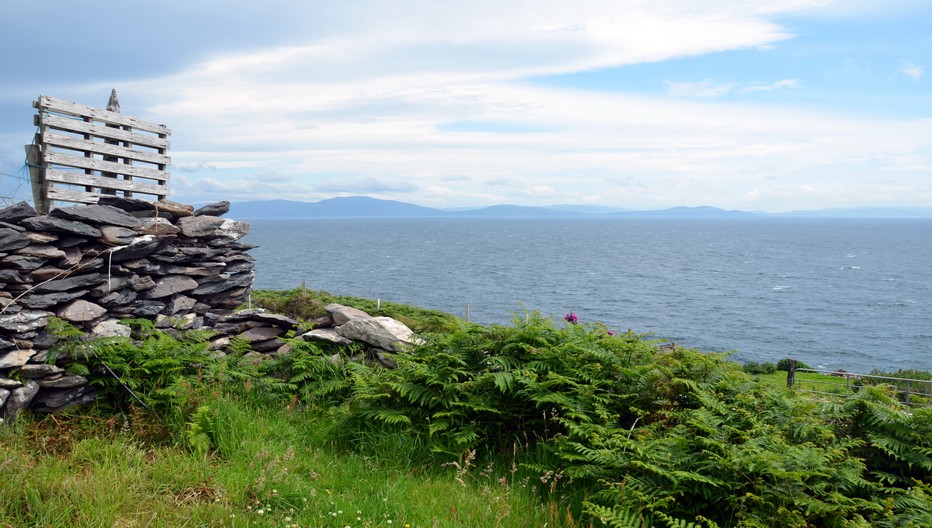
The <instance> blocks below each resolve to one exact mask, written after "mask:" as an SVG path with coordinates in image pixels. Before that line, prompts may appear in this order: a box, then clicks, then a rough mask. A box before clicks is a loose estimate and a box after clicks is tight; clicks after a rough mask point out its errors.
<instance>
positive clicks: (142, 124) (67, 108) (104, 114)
mask: <svg viewBox="0 0 932 528" xmlns="http://www.w3.org/2000/svg"><path fill="white" fill-rule="evenodd" d="M34 106H35V107H36V108H37V109H39V110H42V109H46V110H49V111H50V112H55V113H60V114H68V115H73V116H78V117H90V118H92V119H94V120H95V121H102V122H104V123H108V124H111V125H122V126H128V127H131V128H134V129H137V130H144V131H146V132H152V133H153V134H164V135H166V136H167V135H170V134H171V130H170V129H169V128H168V127H166V126H165V125H159V124H156V123H151V122H149V121H144V120H142V119H139V118H136V117H132V116H128V115H124V114H120V113H117V112H110V111H107V110H101V109H100V108H94V107H92V106H86V105H82V104H78V103H73V102H71V101H66V100H64V99H59V98H57V97H50V96H47V95H41V96H39V100H38V101H37V102H36V103H35V104H34Z"/></svg>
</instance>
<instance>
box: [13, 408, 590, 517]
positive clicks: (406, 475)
mask: <svg viewBox="0 0 932 528" xmlns="http://www.w3.org/2000/svg"><path fill="white" fill-rule="evenodd" d="M209 409H210V411H209V415H210V417H211V419H212V420H211V421H212V424H213V430H211V431H210V435H209V436H210V439H211V449H210V450H209V451H208V452H207V453H201V452H198V451H197V450H195V449H191V448H190V446H188V445H186V443H185V442H184V441H183V439H182V438H183V434H181V433H183V431H172V430H170V427H169V426H166V425H165V424H163V423H161V422H160V421H159V419H156V418H154V417H152V416H147V415H142V414H136V415H135V416H129V417H127V416H116V417H113V416H111V417H107V416H106V414H104V413H98V412H96V411H91V412H87V413H82V414H66V415H56V416H44V417H40V418H35V417H34V418H29V417H28V416H26V417H24V419H22V420H20V421H19V423H17V424H16V425H15V426H13V427H9V428H2V429H0V482H3V486H0V526H2V527H4V528H7V527H11V528H12V527H17V528H19V527H25V526H37V527H38V526H41V527H72V526H82V527H97V526H100V527H104V526H106V527H158V526H164V527H180V526H190V527H195V526H197V527H202V526H230V527H266V526H268V527H282V526H288V527H293V526H300V527H304V526H315V527H339V528H342V527H346V526H351V527H374V526H386V527H399V528H400V527H445V526H483V527H485V526H489V527H493V526H497V527H516V528H517V527H527V526H573V525H574V523H573V522H572V519H571V518H570V519H569V520H568V519H567V514H566V511H567V509H566V504H565V502H566V500H564V499H561V498H560V497H559V495H558V493H559V487H558V486H555V485H554V482H552V481H549V480H548V481H547V482H543V481H542V479H541V478H540V476H539V475H534V474H532V473H530V472H527V471H524V470H520V469H518V466H517V465H515V466H512V467H504V468H500V467H498V466H497V465H496V464H494V463H493V464H486V465H484V466H483V467H478V466H476V465H474V463H475V461H469V460H459V461H451V463H450V464H437V465H433V466H418V465H413V464H412V463H411V461H410V459H409V458H408V457H406V456H405V455H404V453H398V452H392V451H377V452H372V453H365V454H363V453H364V452H363V453H360V452H358V451H357V452H347V451H345V450H343V449H341V448H339V447H338V446H337V445H335V444H334V443H332V442H331V441H330V440H329V439H328V435H327V434H325V431H326V430H327V429H328V427H329V426H330V423H328V420H329V419H328V418H327V416H326V413H322V412H320V410H315V409H304V410H300V409H291V410H289V409H288V408H285V407H283V406H281V405H264V404H262V403H261V402H257V401H255V399H253V398H250V397H248V396H242V395H240V396H237V395H229V394H227V395H223V396H219V397H213V399H211V400H210V401H209ZM368 446H369V447H380V446H381V447H391V446H392V443H391V441H389V440H386V439H373V441H372V442H370V443H369V444H368ZM402 449H403V447H402ZM544 480H546V479H544ZM554 491H555V492H556V493H552V492H554Z"/></svg>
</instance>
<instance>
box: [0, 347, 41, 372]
mask: <svg viewBox="0 0 932 528" xmlns="http://www.w3.org/2000/svg"><path fill="white" fill-rule="evenodd" d="M34 355H36V351H35V350H13V351H12V352H7V353H5V354H0V369H8V368H15V367H22V366H23V365H25V364H26V363H29V359H30V358H32V356H34Z"/></svg>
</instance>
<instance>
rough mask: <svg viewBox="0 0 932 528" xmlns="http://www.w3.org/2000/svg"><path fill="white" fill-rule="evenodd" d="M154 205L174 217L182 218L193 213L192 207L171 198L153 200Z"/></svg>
mask: <svg viewBox="0 0 932 528" xmlns="http://www.w3.org/2000/svg"><path fill="white" fill-rule="evenodd" d="M155 206H156V208H158V210H159V211H166V212H168V213H171V214H172V215H174V216H175V218H182V217H186V216H191V215H192V214H194V207H192V206H190V205H187V204H183V203H178V202H173V201H171V200H159V201H157V202H155Z"/></svg>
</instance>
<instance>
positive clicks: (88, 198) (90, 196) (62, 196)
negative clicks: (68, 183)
mask: <svg viewBox="0 0 932 528" xmlns="http://www.w3.org/2000/svg"><path fill="white" fill-rule="evenodd" d="M48 196H49V200H55V201H57V202H78V203H85V204H95V203H97V200H99V199H100V195H99V194H95V193H89V192H84V191H73V190H71V189H56V188H55V187H49V192H48Z"/></svg>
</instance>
